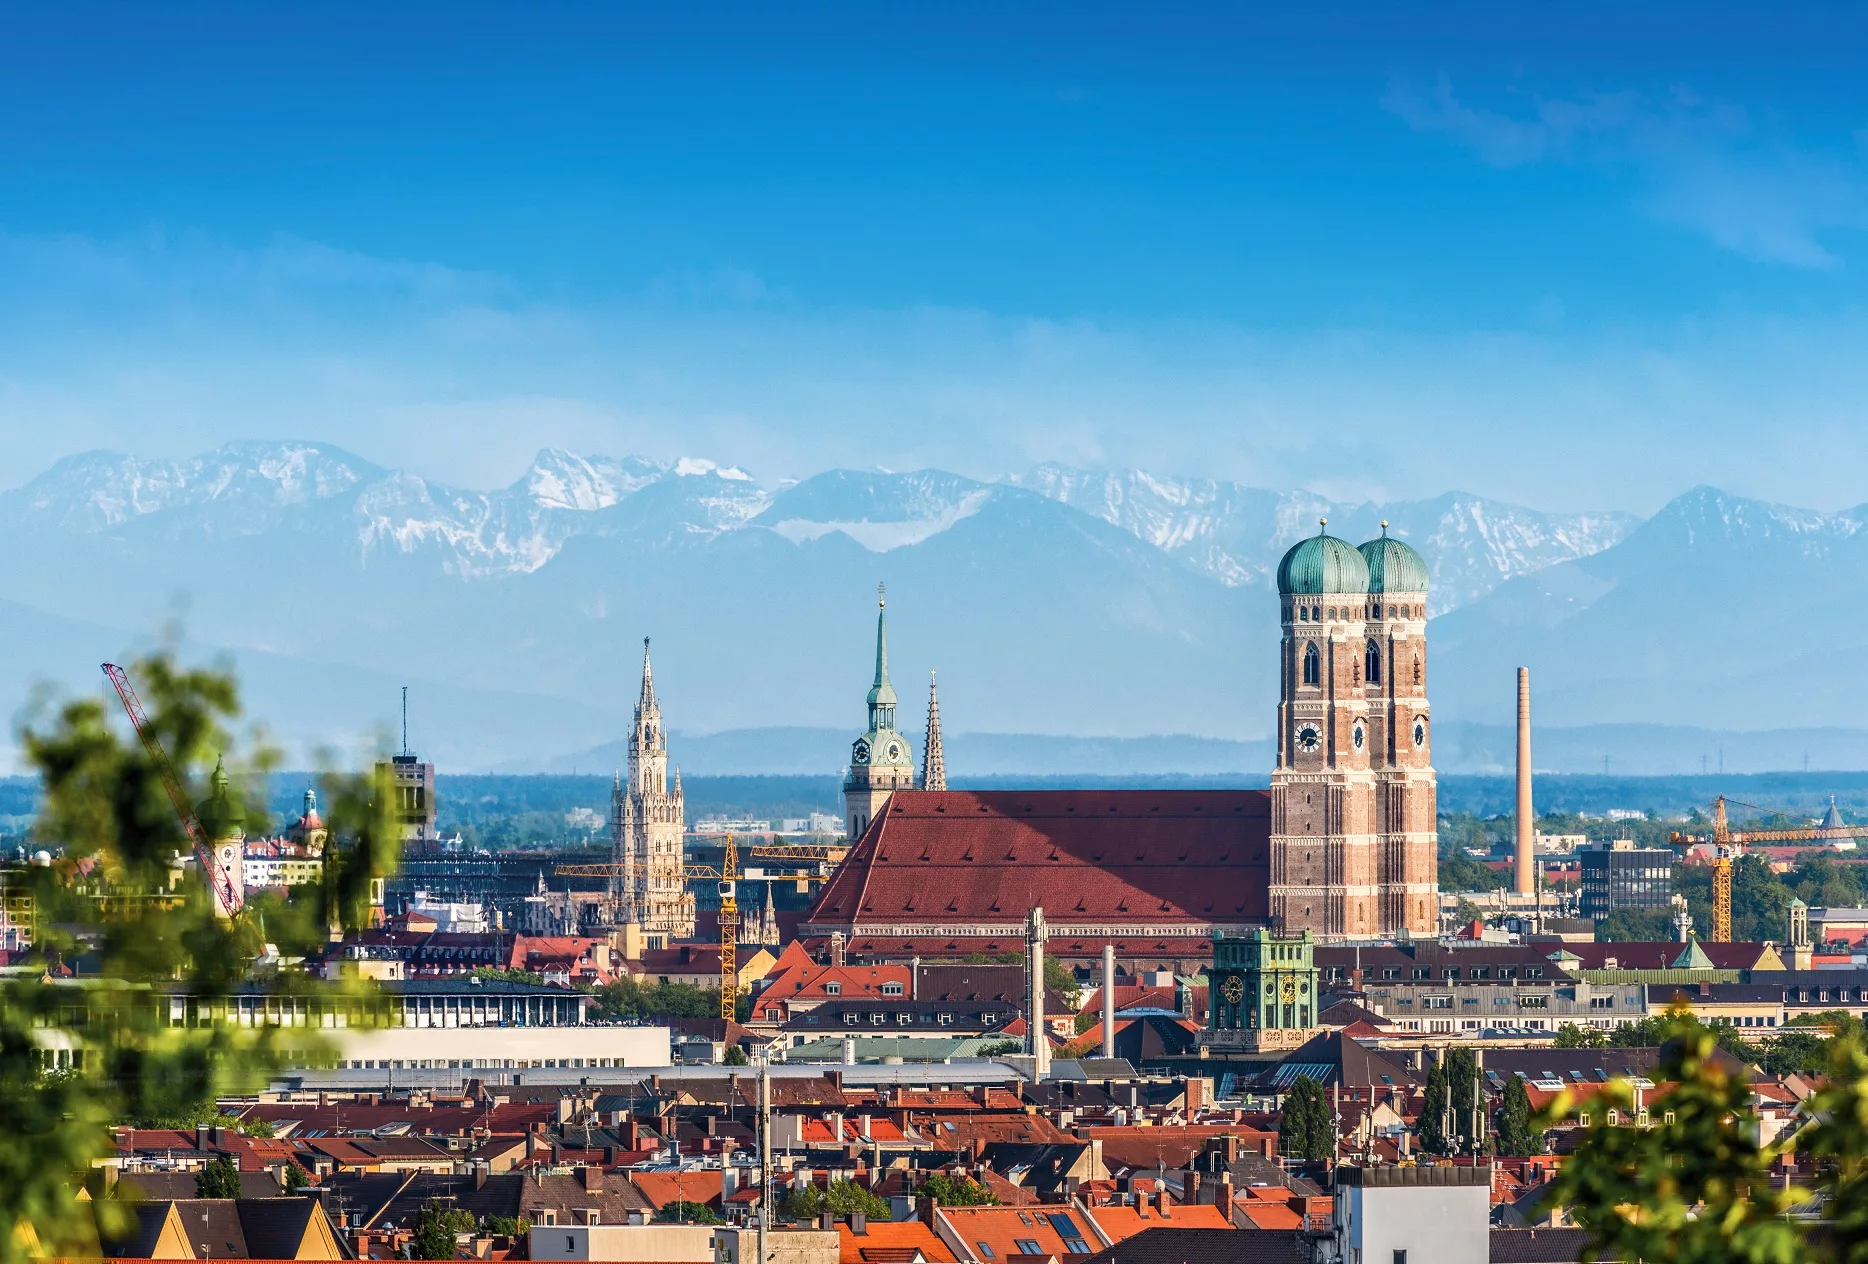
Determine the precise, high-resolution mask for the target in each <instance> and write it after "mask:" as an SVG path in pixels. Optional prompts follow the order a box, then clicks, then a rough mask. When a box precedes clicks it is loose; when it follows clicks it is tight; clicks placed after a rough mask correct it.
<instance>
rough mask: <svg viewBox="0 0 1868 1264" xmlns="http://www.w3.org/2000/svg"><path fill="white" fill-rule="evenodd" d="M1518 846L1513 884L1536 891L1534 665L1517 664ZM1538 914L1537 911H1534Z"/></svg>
mask: <svg viewBox="0 0 1868 1264" xmlns="http://www.w3.org/2000/svg"><path fill="white" fill-rule="evenodd" d="M1516 825H1517V849H1516V852H1515V854H1514V856H1513V865H1512V887H1513V890H1515V891H1516V892H1517V894H1519V895H1535V894H1536V892H1537V878H1536V872H1535V871H1536V868H1537V854H1536V846H1537V844H1536V841H1535V839H1534V838H1533V831H1534V830H1535V829H1536V826H1537V818H1536V817H1535V816H1533V815H1532V813H1531V669H1530V668H1528V667H1520V668H1518V812H1517V822H1516ZM1533 916H1535V911H1533Z"/></svg>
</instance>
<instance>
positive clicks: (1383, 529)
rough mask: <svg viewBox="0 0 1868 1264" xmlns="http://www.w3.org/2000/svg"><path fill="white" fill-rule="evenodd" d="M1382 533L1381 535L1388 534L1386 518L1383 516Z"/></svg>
mask: <svg viewBox="0 0 1868 1264" xmlns="http://www.w3.org/2000/svg"><path fill="white" fill-rule="evenodd" d="M1382 534H1383V535H1387V534H1388V519H1386V518H1383V519H1382Z"/></svg>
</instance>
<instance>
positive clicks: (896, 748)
mask: <svg viewBox="0 0 1868 1264" xmlns="http://www.w3.org/2000/svg"><path fill="white" fill-rule="evenodd" d="M901 757H902V744H901V743H900V742H890V743H889V758H890V759H900V758H901Z"/></svg>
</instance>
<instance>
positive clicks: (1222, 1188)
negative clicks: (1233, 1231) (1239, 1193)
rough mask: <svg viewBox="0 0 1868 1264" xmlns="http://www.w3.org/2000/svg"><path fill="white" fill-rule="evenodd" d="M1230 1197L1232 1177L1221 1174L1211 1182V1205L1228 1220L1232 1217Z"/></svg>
mask: <svg viewBox="0 0 1868 1264" xmlns="http://www.w3.org/2000/svg"><path fill="white" fill-rule="evenodd" d="M1232 1197H1233V1195H1232V1177H1230V1176H1222V1177H1220V1178H1219V1179H1218V1180H1216V1181H1214V1182H1213V1205H1214V1206H1215V1207H1217V1208H1219V1214H1220V1215H1222V1216H1224V1217H1226V1219H1228V1220H1231V1219H1232Z"/></svg>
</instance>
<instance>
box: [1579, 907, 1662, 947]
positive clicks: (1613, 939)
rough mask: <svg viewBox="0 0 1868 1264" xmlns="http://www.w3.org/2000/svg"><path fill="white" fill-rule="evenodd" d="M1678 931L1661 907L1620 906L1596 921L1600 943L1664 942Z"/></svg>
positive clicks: (1597, 940) (1597, 936) (1597, 938)
mask: <svg viewBox="0 0 1868 1264" xmlns="http://www.w3.org/2000/svg"><path fill="white" fill-rule="evenodd" d="M1676 933H1677V932H1676V931H1675V929H1674V925H1673V921H1672V920H1671V919H1670V918H1669V917H1668V915H1667V914H1666V913H1665V912H1663V911H1661V910H1659V909H1631V908H1620V909H1616V910H1615V911H1614V912H1612V913H1610V914H1609V915H1608V916H1607V917H1605V918H1603V919H1602V920H1601V921H1599V922H1597V923H1596V942H1597V943H1599V944H1664V943H1666V942H1667V941H1668V940H1670V939H1672V938H1673V937H1674V935H1675V934H1676Z"/></svg>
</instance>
